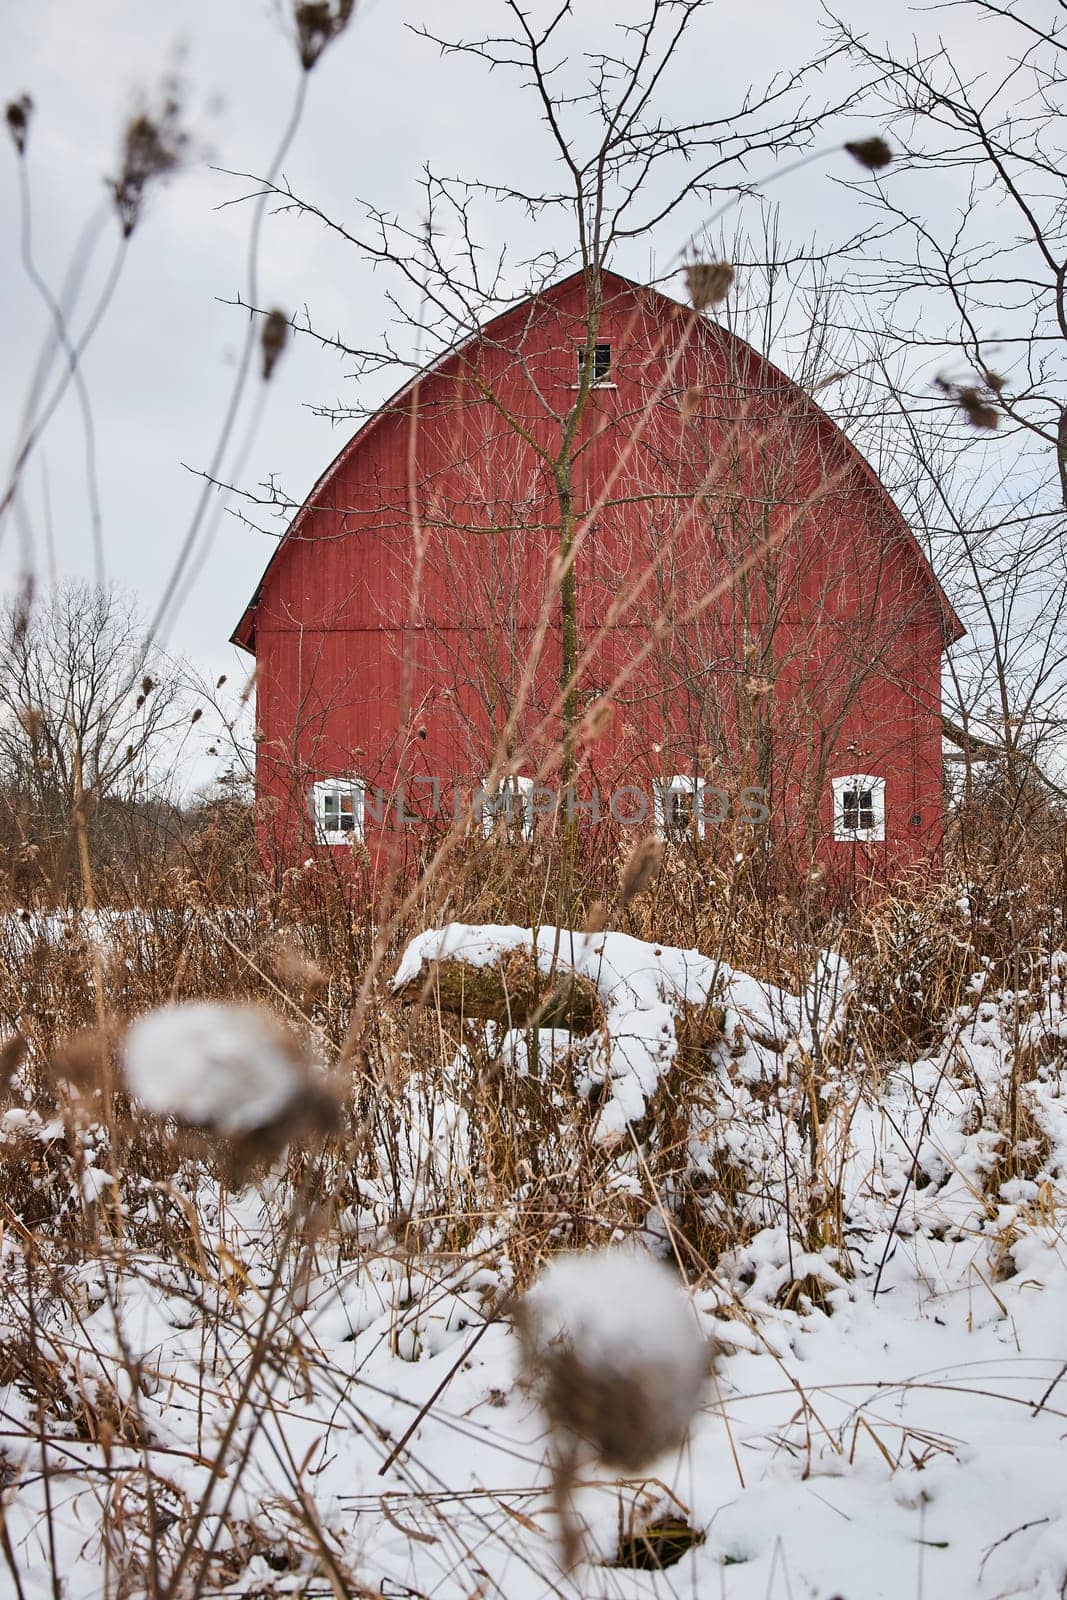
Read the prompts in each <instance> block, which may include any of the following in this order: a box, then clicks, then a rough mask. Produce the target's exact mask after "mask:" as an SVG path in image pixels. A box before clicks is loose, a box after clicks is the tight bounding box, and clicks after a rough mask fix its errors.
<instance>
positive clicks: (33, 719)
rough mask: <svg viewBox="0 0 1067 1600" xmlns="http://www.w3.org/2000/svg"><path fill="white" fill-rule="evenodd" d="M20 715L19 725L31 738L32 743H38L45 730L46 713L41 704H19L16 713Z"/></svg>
mask: <svg viewBox="0 0 1067 1600" xmlns="http://www.w3.org/2000/svg"><path fill="white" fill-rule="evenodd" d="M15 715H16V716H17V717H18V722H19V727H20V728H21V729H22V731H23V733H24V734H25V735H26V737H27V739H29V741H30V743H31V744H36V743H37V741H38V739H39V738H40V737H41V735H42V733H43V732H44V713H43V712H42V711H41V708H40V707H39V706H19V708H18V711H17V712H16V713H15Z"/></svg>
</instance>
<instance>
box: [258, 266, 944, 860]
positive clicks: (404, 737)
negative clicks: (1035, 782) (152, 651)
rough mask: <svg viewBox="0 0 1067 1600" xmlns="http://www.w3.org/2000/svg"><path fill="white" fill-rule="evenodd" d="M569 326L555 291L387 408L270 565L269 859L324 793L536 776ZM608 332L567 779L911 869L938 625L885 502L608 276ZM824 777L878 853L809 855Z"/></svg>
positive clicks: (801, 418)
mask: <svg viewBox="0 0 1067 1600" xmlns="http://www.w3.org/2000/svg"><path fill="white" fill-rule="evenodd" d="M585 315H586V313H585V301H584V289H583V287H582V285H581V283H580V281H578V282H575V283H572V284H571V285H570V286H569V287H568V286H565V287H564V289H563V290H562V291H561V292H559V293H557V294H556V295H555V296H553V297H551V298H549V299H547V300H546V301H545V302H543V303H540V304H533V305H530V306H527V307H525V308H519V310H518V311H516V312H513V313H510V314H509V315H508V316H507V317H505V318H502V319H499V321H498V323H496V324H493V325H492V327H491V328H490V329H489V330H487V333H486V335H485V336H484V337H483V338H482V340H481V341H480V342H479V343H478V344H477V345H475V346H474V347H470V348H468V349H467V350H466V351H465V352H461V353H460V354H459V355H458V356H456V357H454V358H452V359H451V360H450V361H449V362H448V363H446V364H445V366H444V367H443V368H442V369H441V370H440V371H438V372H437V373H436V374H435V375H433V376H432V377H430V378H428V379H426V380H425V381H424V382H423V383H421V384H420V385H419V386H418V387H417V388H416V389H415V390H413V391H410V392H409V393H408V394H407V395H406V396H405V397H404V398H402V399H401V401H399V402H398V403H396V404H394V405H393V406H392V407H391V408H387V409H386V410H385V411H384V412H383V413H381V414H380V415H379V417H378V419H377V420H376V421H375V422H374V423H373V424H372V425H371V426H370V427H369V428H367V429H365V430H364V431H363V433H362V434H361V435H360V436H359V437H358V439H357V440H356V442H355V444H354V445H353V446H352V447H350V448H349V449H348V450H346V451H345V452H343V453H342V456H341V457H340V458H339V461H338V463H337V464H336V465H335V468H334V469H333V471H332V472H331V473H330V474H328V475H327V477H326V478H325V479H324V480H323V482H322V483H321V484H320V485H319V486H318V489H317V491H316V494H315V496H314V497H313V500H312V501H311V502H309V505H308V506H307V507H306V508H305V511H304V512H303V513H302V514H301V516H300V518H298V521H297V524H296V526H295V528H294V530H293V533H292V534H291V535H290V537H289V538H288V540H287V541H286V543H285V545H284V546H283V548H282V550H281V552H280V555H279V557H278V559H277V560H276V561H275V562H274V563H273V564H272V566H271V568H270V570H269V572H268V574H267V578H266V580H265V582H264V585H263V588H262V593H261V596H260V599H259V604H258V608H257V611H256V615H255V633H256V651H257V656H258V659H259V679H258V682H259V705H258V722H259V730H260V735H261V738H260V745H259V777H260V788H261V792H262V793H263V795H264V796H265V797H266V798H267V800H268V803H269V804H270V805H272V806H273V808H274V812H275V816H276V818H277V819H279V820H278V821H277V823H276V826H277V828H278V830H279V831H280V833H281V835H282V836H283V837H284V838H286V839H288V840H289V841H290V843H289V844H287V845H286V848H287V849H290V848H295V845H293V844H292V842H291V841H292V840H293V839H294V838H295V835H296V834H297V833H299V831H300V829H301V827H302V826H303V817H304V813H303V799H302V796H303V794H304V792H305V791H306V789H307V787H308V786H309V784H310V783H311V782H312V781H314V779H315V778H316V777H322V776H337V775H342V774H349V775H358V776H359V777H360V778H362V779H363V780H364V781H365V782H367V783H369V784H371V785H377V784H381V785H382V786H383V787H384V788H386V789H387V790H391V789H393V788H395V785H396V784H397V783H398V782H399V781H401V780H408V781H409V783H411V784H414V781H415V780H416V779H418V780H420V782H422V784H423V786H424V790H425V781H426V780H427V779H428V778H430V777H431V776H437V777H440V778H441V779H442V780H444V781H445V782H450V781H451V780H452V779H456V780H458V781H459V782H460V783H461V784H462V783H466V784H470V785H477V783H478V782H479V781H480V779H481V777H482V776H483V775H484V773H485V772H486V771H487V770H488V768H489V766H490V764H491V762H492V761H493V759H494V757H497V756H499V755H500V753H501V749H502V740H503V739H504V736H505V730H507V747H508V753H509V754H510V755H512V756H513V757H514V758H515V759H516V760H517V761H519V762H520V763H521V765H522V767H523V769H524V770H527V771H529V772H531V773H534V772H536V771H539V770H540V771H541V772H542V773H543V774H544V776H545V777H546V778H548V779H550V778H551V775H552V770H553V767H554V763H555V761H556V759H557V757H558V734H559V715H558V712H559V705H558V676H559V665H558V664H559V660H560V646H559V635H558V599H557V586H556V574H555V552H556V542H557V538H558V532H557V529H558V502H557V498H556V493H555V488H554V485H553V480H552V475H551V471H550V469H549V466H548V465H547V464H546V460H545V459H544V455H543V454H542V452H544V451H547V452H551V450H552V449H553V448H554V445H555V442H556V441H557V440H558V435H559V429H560V425H561V424H560V417H561V415H562V414H563V413H564V412H565V411H566V409H567V408H568V407H569V406H570V405H571V404H572V403H573V393H574V390H573V388H572V385H573V383H574V381H575V379H576V375H577V358H578V350H579V348H580V347H581V345H582V343H583V341H584V338H585V327H586V322H585ZM598 338H599V339H602V340H605V341H610V343H611V344H612V348H613V353H614V364H613V369H612V380H613V387H610V388H602V389H597V390H596V391H595V392H594V394H593V397H592V403H591V405H590V413H589V416H588V418H587V419H586V422H585V424H584V428H583V434H582V438H581V447H580V451H579V456H578V461H577V467H576V473H575V483H574V492H575V501H576V506H577V509H578V512H579V523H578V553H577V558H576V575H577V594H578V611H579V628H580V639H581V644H582V648H583V651H584V652H585V660H584V664H583V669H582V673H581V681H580V685H579V690H580V698H581V702H582V705H583V707H584V708H586V709H591V708H595V707H596V705H597V702H598V701H600V700H603V699H609V700H610V701H611V703H612V708H613V714H612V715H611V716H610V718H609V719H607V720H604V719H600V718H597V717H593V719H592V720H593V722H594V723H595V724H596V737H595V739H594V738H591V737H590V738H588V739H586V740H585V741H584V742H583V744H582V747H581V752H580V757H581V769H582V773H583V780H582V781H583V782H584V783H585V785H586V787H587V788H588V786H589V785H590V784H591V783H592V782H593V780H594V779H595V781H596V782H597V784H598V785H600V786H601V788H602V789H603V788H604V787H608V788H610V786H612V785H614V784H617V783H619V782H621V781H623V780H624V779H632V780H633V781H635V782H637V783H647V784H650V783H651V781H652V779H653V778H656V777H663V776H665V775H667V774H669V773H671V772H673V771H689V770H698V771H700V772H702V773H704V774H706V775H707V776H709V777H714V776H716V775H719V776H720V777H721V779H722V783H723V786H724V787H726V788H728V789H730V790H731V792H734V791H737V792H739V791H740V788H741V787H742V786H743V785H746V784H750V785H754V784H759V785H761V786H763V787H765V788H767V789H768V790H769V792H770V795H771V801H772V815H773V825H774V827H775V828H776V829H777V830H778V832H779V834H780V835H783V836H784V835H788V836H789V837H790V838H791V839H793V840H794V841H795V843H796V847H797V854H798V857H800V858H802V859H803V858H804V857H805V856H808V857H810V856H811V855H812V854H813V853H815V854H818V853H821V854H823V855H824V856H825V857H827V858H828V859H830V860H831V861H833V860H837V861H851V860H852V859H854V858H855V857H857V854H862V855H863V856H866V855H869V854H870V853H872V852H873V853H876V854H880V855H881V856H883V857H884V858H885V859H886V860H887V861H891V862H893V863H898V864H899V863H907V862H910V861H921V860H924V859H928V858H929V857H930V855H931V853H936V849H937V845H938V840H939V836H940V828H941V795H940V787H941V786H940V658H941V649H942V626H943V623H942V612H941V610H940V607H939V603H938V598H937V596H936V594H935V592H934V589H933V586H932V583H931V580H930V576H929V573H928V570H927V569H926V568H925V566H924V563H923V562H922V560H921V558H920V557H919V555H918V553H917V551H916V549H915V547H914V545H913V543H912V541H911V539H910V536H909V535H908V533H907V530H906V529H905V528H904V527H903V525H902V523H901V519H900V517H899V514H898V513H897V511H896V509H895V508H894V507H893V506H892V504H891V502H890V501H889V499H888V497H887V496H886V495H885V493H884V491H883V490H882V489H881V488H880V486H879V485H878V484H877V483H876V481H875V480H874V478H873V477H872V475H871V473H870V471H869V469H868V468H867V467H866V465H865V464H864V463H863V462H862V461H861V460H860V458H859V457H858V456H857V455H856V453H855V452H854V451H853V450H852V449H851V448H850V447H849V446H848V445H847V443H846V441H845V440H844V438H843V436H842V435H841V434H840V433H839V431H838V430H837V429H836V428H834V427H833V426H832V424H830V423H829V421H828V419H826V418H825V417H824V416H823V415H822V413H821V412H819V411H818V410H817V408H815V407H814V406H812V405H811V403H810V401H808V400H807V399H806V397H804V396H803V395H802V394H801V393H800V391H799V390H797V389H796V388H795V387H794V386H793V385H791V384H789V383H788V382H787V381H786V380H785V379H783V378H782V377H781V375H780V374H778V373H776V372H775V371H774V369H773V368H770V367H769V366H768V365H767V364H766V363H764V362H762V361H761V360H760V358H759V357H758V356H757V355H756V354H755V352H753V351H752V350H750V349H749V348H748V347H747V346H745V345H744V344H742V343H741V342H740V341H738V340H737V339H735V338H733V337H732V336H731V335H729V334H727V333H725V332H723V331H722V330H721V329H718V328H717V327H715V325H714V324H712V323H710V322H708V321H707V320H705V319H703V318H697V317H695V316H694V315H693V314H692V313H690V312H688V311H686V310H685V309H684V308H681V307H675V306H674V305H673V303H672V302H669V301H666V300H664V299H663V298H662V297H660V296H656V295H650V294H648V293H647V292H644V291H641V290H639V289H637V288H635V287H634V286H631V285H626V284H624V283H623V282H622V280H613V281H612V293H611V295H610V298H609V301H608V304H607V306H606V309H605V313H604V317H603V321H602V325H601V328H600V330H599V333H598ZM487 396H490V397H491V398H489V399H487V398H486V397H487ZM516 707H519V708H520V709H519V710H518V711H517V712H516ZM842 770H844V771H870V772H872V773H876V774H880V775H883V776H884V777H885V778H886V782H887V802H888V805H887V811H888V817H889V834H888V837H887V841H886V845H885V847H884V849H881V850H880V851H878V850H877V849H876V847H873V846H870V847H858V846H855V845H851V844H837V845H835V844H834V843H833V842H832V840H830V839H828V837H827V835H828V834H829V833H830V832H831V831H832V828H831V815H830V799H829V793H830V791H829V778H830V777H831V776H832V775H834V774H835V773H839V772H841V771H842ZM294 775H295V780H294ZM301 848H304V845H301Z"/></svg>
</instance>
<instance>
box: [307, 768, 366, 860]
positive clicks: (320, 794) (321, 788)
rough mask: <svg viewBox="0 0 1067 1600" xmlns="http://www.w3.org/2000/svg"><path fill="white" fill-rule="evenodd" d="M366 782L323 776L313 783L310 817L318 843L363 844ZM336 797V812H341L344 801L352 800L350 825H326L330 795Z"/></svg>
mask: <svg viewBox="0 0 1067 1600" xmlns="http://www.w3.org/2000/svg"><path fill="white" fill-rule="evenodd" d="M366 794H367V789H366V785H365V784H363V783H361V782H360V780H359V779H358V778H322V779H320V780H319V782H318V783H313V784H312V785H311V795H310V800H311V819H312V821H313V822H314V824H315V841H316V843H317V844H345V845H348V844H362V843H363V812H364V802H365V800H366ZM332 797H336V799H337V815H338V817H340V814H341V801H342V800H343V799H351V801H352V826H351V828H329V827H327V825H326V801H327V798H332Z"/></svg>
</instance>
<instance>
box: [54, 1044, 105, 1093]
mask: <svg viewBox="0 0 1067 1600" xmlns="http://www.w3.org/2000/svg"><path fill="white" fill-rule="evenodd" d="M113 1044H114V1040H113V1038H112V1037H111V1035H110V1034H109V1033H107V1032H105V1031H101V1030H100V1029H98V1028H83V1029H82V1031H81V1032H80V1033H72V1034H70V1035H69V1037H68V1038H66V1039H64V1040H63V1041H62V1043H61V1044H60V1045H59V1047H58V1048H57V1049H56V1050H55V1051H54V1052H53V1053H52V1056H51V1058H50V1060H49V1062H48V1066H49V1070H50V1071H51V1072H52V1073H53V1074H54V1076H55V1077H57V1078H62V1079H63V1081H64V1082H65V1083H69V1084H70V1086H71V1088H73V1089H77V1090H79V1091H80V1093H82V1094H90V1093H91V1092H92V1091H93V1090H94V1089H99V1088H100V1087H101V1086H102V1085H103V1084H104V1083H105V1082H106V1081H107V1079H108V1076H109V1074H110V1070H111V1049H112V1045H113Z"/></svg>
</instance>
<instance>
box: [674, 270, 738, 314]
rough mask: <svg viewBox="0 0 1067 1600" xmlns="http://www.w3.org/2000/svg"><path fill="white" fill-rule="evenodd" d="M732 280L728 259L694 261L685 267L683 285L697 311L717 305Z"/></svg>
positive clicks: (726, 293)
mask: <svg viewBox="0 0 1067 1600" xmlns="http://www.w3.org/2000/svg"><path fill="white" fill-rule="evenodd" d="M733 281H734V269H733V267H732V266H731V265H730V263H729V262H728V261H695V262H693V264H692V266H689V267H686V269H685V286H686V288H687V289H688V291H689V298H690V300H691V301H692V303H693V306H694V307H695V309H696V310H697V311H703V310H705V308H706V307H707V306H717V305H719V303H720V302H721V301H723V300H725V299H726V296H727V295H728V294H729V293H730V285H731V284H732V283H733Z"/></svg>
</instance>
